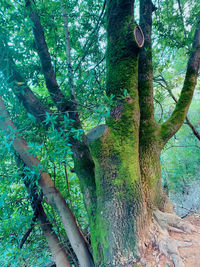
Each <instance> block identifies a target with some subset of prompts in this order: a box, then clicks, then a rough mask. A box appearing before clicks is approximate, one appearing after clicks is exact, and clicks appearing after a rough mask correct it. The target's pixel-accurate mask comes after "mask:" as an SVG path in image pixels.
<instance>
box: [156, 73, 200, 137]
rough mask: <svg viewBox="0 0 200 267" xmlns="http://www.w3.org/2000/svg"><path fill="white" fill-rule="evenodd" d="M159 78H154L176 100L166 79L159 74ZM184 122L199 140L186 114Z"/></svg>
mask: <svg viewBox="0 0 200 267" xmlns="http://www.w3.org/2000/svg"><path fill="white" fill-rule="evenodd" d="M159 77H160V78H158V77H157V78H154V80H155V82H158V83H159V84H160V85H161V86H162V87H163V88H165V89H166V90H167V91H168V93H169V95H170V96H171V98H172V99H173V100H174V102H175V103H177V102H178V100H177V99H176V97H175V95H174V94H173V93H172V90H171V89H170V88H169V85H168V83H167V81H166V80H165V79H164V77H163V76H161V75H160V76H159ZM162 82H164V84H165V85H163V84H162ZM185 120H186V123H187V125H188V126H189V127H190V128H191V130H192V132H193V134H194V135H195V136H196V138H197V139H198V140H200V134H199V132H198V131H197V130H196V129H195V127H194V126H193V124H192V123H191V121H190V120H189V119H188V116H186V117H185Z"/></svg>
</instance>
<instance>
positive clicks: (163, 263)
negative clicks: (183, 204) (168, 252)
mask: <svg viewBox="0 0 200 267" xmlns="http://www.w3.org/2000/svg"><path fill="white" fill-rule="evenodd" d="M184 220H185V221H188V222H190V223H191V224H193V225H194V226H195V227H196V229H197V231H198V232H193V233H192V234H186V233H184V234H183V233H174V232H171V233H170V236H171V237H173V238H174V239H176V240H180V241H186V242H187V241H188V242H190V243H192V245H191V246H190V247H184V248H179V252H180V256H181V258H182V261H183V262H184V264H185V267H200V212H199V213H198V214H193V215H190V216H188V217H186V218H185V219H184ZM145 260H146V263H147V264H146V265H145V267H173V266H174V265H173V263H172V262H171V261H170V260H169V259H167V258H166V257H165V256H164V255H162V254H161V253H160V252H159V251H158V248H157V247H151V248H148V249H147V251H146V254H145Z"/></svg>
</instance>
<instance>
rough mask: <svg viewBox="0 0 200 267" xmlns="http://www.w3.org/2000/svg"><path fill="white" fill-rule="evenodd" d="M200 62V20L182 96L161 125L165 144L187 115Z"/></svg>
mask: <svg viewBox="0 0 200 267" xmlns="http://www.w3.org/2000/svg"><path fill="white" fill-rule="evenodd" d="M199 64H200V21H199V22H198V25H197V29H196V32H195V36H194V41H193V50H192V52H191V56H190V58H189V60H188V65H187V71H186V76H185V80H184V84H183V89H182V91H181V95H180V98H179V100H178V102H177V104H176V107H175V110H174V112H173V113H172V115H171V117H170V118H169V119H168V120H167V121H166V122H164V123H163V124H162V126H161V138H162V140H163V144H166V142H167V141H168V140H169V139H170V138H171V137H172V136H173V135H174V134H175V133H176V132H177V131H178V130H179V129H180V127H181V125H182V124H183V122H184V120H185V117H186V115H187V112H188V109H189V106H190V103H191V101H192V97H193V93H194V89H195V86H196V83H197V77H198V71H199Z"/></svg>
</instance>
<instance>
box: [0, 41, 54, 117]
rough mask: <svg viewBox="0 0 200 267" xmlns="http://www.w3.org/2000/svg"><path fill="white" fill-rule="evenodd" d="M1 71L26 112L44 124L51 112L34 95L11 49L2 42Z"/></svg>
mask: <svg viewBox="0 0 200 267" xmlns="http://www.w3.org/2000/svg"><path fill="white" fill-rule="evenodd" d="M0 52H1V53H0V71H2V73H3V74H4V77H5V79H6V80H7V83H8V84H10V86H11V88H12V89H13V92H14V94H15V95H16V96H17V98H18V100H19V101H20V102H22V103H23V105H24V107H25V108H26V110H27V111H28V112H29V113H30V114H32V115H33V116H35V118H36V119H37V121H39V122H43V121H44V120H45V118H46V112H48V113H49V114H51V111H50V110H49V109H48V108H47V107H46V106H45V105H44V104H43V103H42V102H41V101H40V100H39V99H38V98H37V97H36V96H35V95H34V93H33V92H32V91H31V89H30V88H29V86H28V85H27V83H26V81H25V80H24V78H23V77H22V75H21V74H20V71H19V70H18V69H17V66H16V64H15V63H14V61H13V59H12V57H11V54H12V52H11V51H10V49H9V48H8V47H7V46H6V45H5V44H3V42H2V41H1V40H0Z"/></svg>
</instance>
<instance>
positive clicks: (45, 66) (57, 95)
mask: <svg viewBox="0 0 200 267" xmlns="http://www.w3.org/2000/svg"><path fill="white" fill-rule="evenodd" d="M26 7H27V9H28V10H29V16H30V19H31V20H32V22H33V25H34V26H33V35H34V39H35V43H36V47H37V51H38V55H39V57H40V61H41V65H42V70H43V73H44V77H45V81H46V86H47V89H48V91H49V93H50V95H51V97H52V99H53V101H54V103H55V105H56V106H57V107H58V109H59V110H60V111H61V112H65V111H67V110H70V106H69V103H68V101H67V100H66V98H65V96H64V95H63V93H62V91H61V90H60V88H59V85H58V83H57V80H56V75H55V72H54V70H53V66H52V63H51V57H50V54H49V51H48V47H47V44H46V40H45V36H44V31H43V28H42V25H41V23H40V18H39V16H38V14H37V12H36V11H35V7H34V6H33V1H32V0H26Z"/></svg>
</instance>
